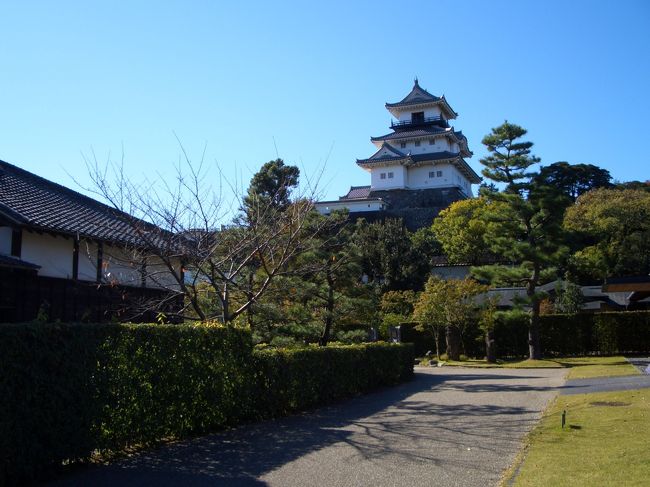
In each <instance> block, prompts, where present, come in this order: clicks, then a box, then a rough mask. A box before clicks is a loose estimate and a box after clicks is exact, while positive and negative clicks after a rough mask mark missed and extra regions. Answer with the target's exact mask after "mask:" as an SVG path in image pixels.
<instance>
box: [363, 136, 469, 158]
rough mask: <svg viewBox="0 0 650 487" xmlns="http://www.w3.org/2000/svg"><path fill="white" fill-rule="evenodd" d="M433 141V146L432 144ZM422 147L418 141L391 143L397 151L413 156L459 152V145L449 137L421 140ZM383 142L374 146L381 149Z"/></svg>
mask: <svg viewBox="0 0 650 487" xmlns="http://www.w3.org/2000/svg"><path fill="white" fill-rule="evenodd" d="M431 141H433V144H432V143H431ZM419 142H420V145H417V143H416V141H414V140H411V141H408V142H399V141H391V142H390V145H391V146H392V147H394V148H395V149H397V150H398V151H400V152H403V153H405V154H407V153H409V152H410V153H411V154H431V153H434V152H444V151H449V152H459V150H460V149H459V147H458V144H456V143H453V142H450V141H449V139H447V137H435V138H431V139H423V140H420V141H419ZM382 143H383V142H381V141H379V142H375V143H374V144H375V145H376V146H379V147H381V144H382ZM402 143H403V144H404V147H402Z"/></svg>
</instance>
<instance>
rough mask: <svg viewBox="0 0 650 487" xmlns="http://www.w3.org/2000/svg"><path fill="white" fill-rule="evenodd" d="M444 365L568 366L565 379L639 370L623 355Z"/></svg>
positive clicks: (610, 375)
mask: <svg viewBox="0 0 650 487" xmlns="http://www.w3.org/2000/svg"><path fill="white" fill-rule="evenodd" d="M444 365H445V366H452V367H474V368H486V369H488V368H506V369H550V368H552V369H559V368H568V369H570V370H569V374H568V376H567V379H587V378H591V377H620V376H626V375H638V374H639V373H640V372H639V370H638V369H637V368H636V367H634V366H633V365H632V364H631V363H629V362H628V361H627V360H625V358H624V357H621V356H614V357H568V358H553V359H543V360H519V361H512V362H509V361H498V362H497V363H496V364H491V363H487V362H486V361H485V360H476V359H468V360H462V361H453V360H449V361H446V362H444Z"/></svg>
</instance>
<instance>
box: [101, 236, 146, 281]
mask: <svg viewBox="0 0 650 487" xmlns="http://www.w3.org/2000/svg"><path fill="white" fill-rule="evenodd" d="M138 260H139V256H138V255H134V254H132V253H131V252H129V251H127V250H123V249H120V248H118V247H114V246H112V245H104V260H103V270H102V276H103V280H104V281H105V282H109V283H115V284H121V285H124V286H137V287H140V286H141V284H142V274H141V269H142V267H141V264H140V263H139V262H138Z"/></svg>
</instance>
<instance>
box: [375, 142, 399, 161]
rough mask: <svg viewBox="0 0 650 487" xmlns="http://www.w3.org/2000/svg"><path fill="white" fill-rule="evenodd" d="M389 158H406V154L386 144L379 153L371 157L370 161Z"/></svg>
mask: <svg viewBox="0 0 650 487" xmlns="http://www.w3.org/2000/svg"><path fill="white" fill-rule="evenodd" d="M387 157H406V154H405V153H404V152H402V151H400V150H397V149H396V148H395V147H393V146H392V145H390V144H388V143H386V142H384V143H383V144H382V145H381V147H380V148H379V149H378V150H377V152H375V153H374V154H373V155H371V156H370V157H369V158H368V159H385V158H387Z"/></svg>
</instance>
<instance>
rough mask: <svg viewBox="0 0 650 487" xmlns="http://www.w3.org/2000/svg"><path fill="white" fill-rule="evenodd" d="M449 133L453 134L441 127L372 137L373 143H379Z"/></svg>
mask: <svg viewBox="0 0 650 487" xmlns="http://www.w3.org/2000/svg"><path fill="white" fill-rule="evenodd" d="M444 133H448V134H451V133H452V132H451V131H450V130H447V129H443V128H440V127H435V126H431V127H423V128H419V129H415V130H404V131H399V132H391V133H390V134H386V135H382V136H380V137H370V140H371V141H373V142H374V141H379V140H384V141H385V140H393V139H404V138H407V137H426V136H428V135H440V134H444Z"/></svg>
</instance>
